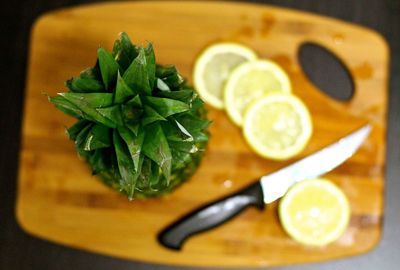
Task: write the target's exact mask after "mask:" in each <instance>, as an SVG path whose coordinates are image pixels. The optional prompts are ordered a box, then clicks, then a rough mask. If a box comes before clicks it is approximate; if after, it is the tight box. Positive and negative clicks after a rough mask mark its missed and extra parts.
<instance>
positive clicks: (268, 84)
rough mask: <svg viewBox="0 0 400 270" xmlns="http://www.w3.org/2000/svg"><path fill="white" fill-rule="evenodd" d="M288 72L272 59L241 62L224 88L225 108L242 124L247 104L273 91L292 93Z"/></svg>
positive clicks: (236, 121)
mask: <svg viewBox="0 0 400 270" xmlns="http://www.w3.org/2000/svg"><path fill="white" fill-rule="evenodd" d="M291 91H292V88H291V84H290V79H289V77H288V75H287V74H286V72H285V71H284V70H283V69H282V68H281V67H280V66H279V65H278V64H276V63H274V62H272V61H270V60H265V59H263V60H255V61H250V62H246V63H243V64H241V65H240V66H238V67H237V68H235V69H234V70H233V71H232V73H231V75H230V76H229V78H228V80H227V82H226V85H225V90H224V101H225V108H226V111H227V113H228V115H229V116H230V118H231V119H232V121H233V122H234V123H236V124H237V125H238V126H241V125H242V122H243V115H244V112H245V110H246V108H247V106H248V105H249V104H250V103H251V102H252V101H254V100H256V99H259V98H261V97H263V96H265V95H266V94H271V93H290V92H291Z"/></svg>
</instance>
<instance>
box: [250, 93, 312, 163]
mask: <svg viewBox="0 0 400 270" xmlns="http://www.w3.org/2000/svg"><path fill="white" fill-rule="evenodd" d="M312 129H313V127H312V122H311V116H310V113H309V111H308V109H307V107H306V105H305V104H304V103H303V102H302V101H301V100H300V99H299V98H297V97H296V96H294V95H290V94H271V95H268V96H265V97H262V98H260V99H259V100H257V101H254V102H253V103H251V105H250V106H249V107H248V109H247V111H246V113H245V116H244V122H243V134H244V137H245V139H246V141H247V143H248V144H249V145H250V147H251V148H252V149H253V150H254V151H255V152H256V153H257V154H259V155H260V156H262V157H266V158H270V159H275V160H285V159H289V158H291V157H293V156H295V155H297V154H298V153H300V152H301V151H302V150H303V149H304V148H305V146H306V145H307V143H308V141H309V140H310V138H311V135H312Z"/></svg>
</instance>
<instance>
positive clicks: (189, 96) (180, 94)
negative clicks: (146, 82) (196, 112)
mask: <svg viewBox="0 0 400 270" xmlns="http://www.w3.org/2000/svg"><path fill="white" fill-rule="evenodd" d="M157 96H159V97H165V98H170V99H176V100H179V101H182V102H185V103H186V104H190V103H191V101H192V100H193V90H191V89H184V90H178V91H169V92H168V91H163V92H159V93H157Z"/></svg>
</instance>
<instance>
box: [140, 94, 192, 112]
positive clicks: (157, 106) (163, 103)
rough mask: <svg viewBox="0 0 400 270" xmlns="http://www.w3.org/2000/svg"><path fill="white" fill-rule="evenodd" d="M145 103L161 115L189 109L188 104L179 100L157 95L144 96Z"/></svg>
mask: <svg viewBox="0 0 400 270" xmlns="http://www.w3.org/2000/svg"><path fill="white" fill-rule="evenodd" d="M144 99H145V100H146V103H147V104H149V105H150V106H151V107H152V108H153V109H154V110H156V111H157V112H158V113H159V114H160V115H161V116H162V117H168V116H170V115H174V114H177V113H181V112H185V111H188V110H189V106H188V105H187V104H186V103H184V102H182V101H179V100H174V99H170V98H159V97H151V96H146V97H144Z"/></svg>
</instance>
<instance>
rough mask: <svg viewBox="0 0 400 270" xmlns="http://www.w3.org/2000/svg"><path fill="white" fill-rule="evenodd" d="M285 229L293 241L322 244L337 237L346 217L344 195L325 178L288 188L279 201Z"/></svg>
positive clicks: (341, 232)
mask: <svg viewBox="0 0 400 270" xmlns="http://www.w3.org/2000/svg"><path fill="white" fill-rule="evenodd" d="M279 217H280V221H281V223H282V226H283V228H284V229H285V231H286V232H287V233H288V234H289V235H290V236H291V237H292V238H293V239H294V240H296V241H298V242H300V243H302V244H305V245H312V246H324V245H327V244H329V243H332V242H334V241H336V240H337V239H339V238H340V237H341V236H342V235H343V233H344V232H345V231H346V229H347V227H348V224H349V220H350V206H349V202H348V200H347V197H346V195H345V194H344V193H343V192H342V191H341V190H340V189H339V188H338V187H337V186H336V185H335V184H333V183H332V182H330V181H328V180H325V179H313V180H306V181H302V182H299V183H298V184H295V185H294V186H293V187H292V188H290V189H289V191H288V192H287V194H286V195H285V196H284V197H283V198H282V200H281V201H280V204H279Z"/></svg>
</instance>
